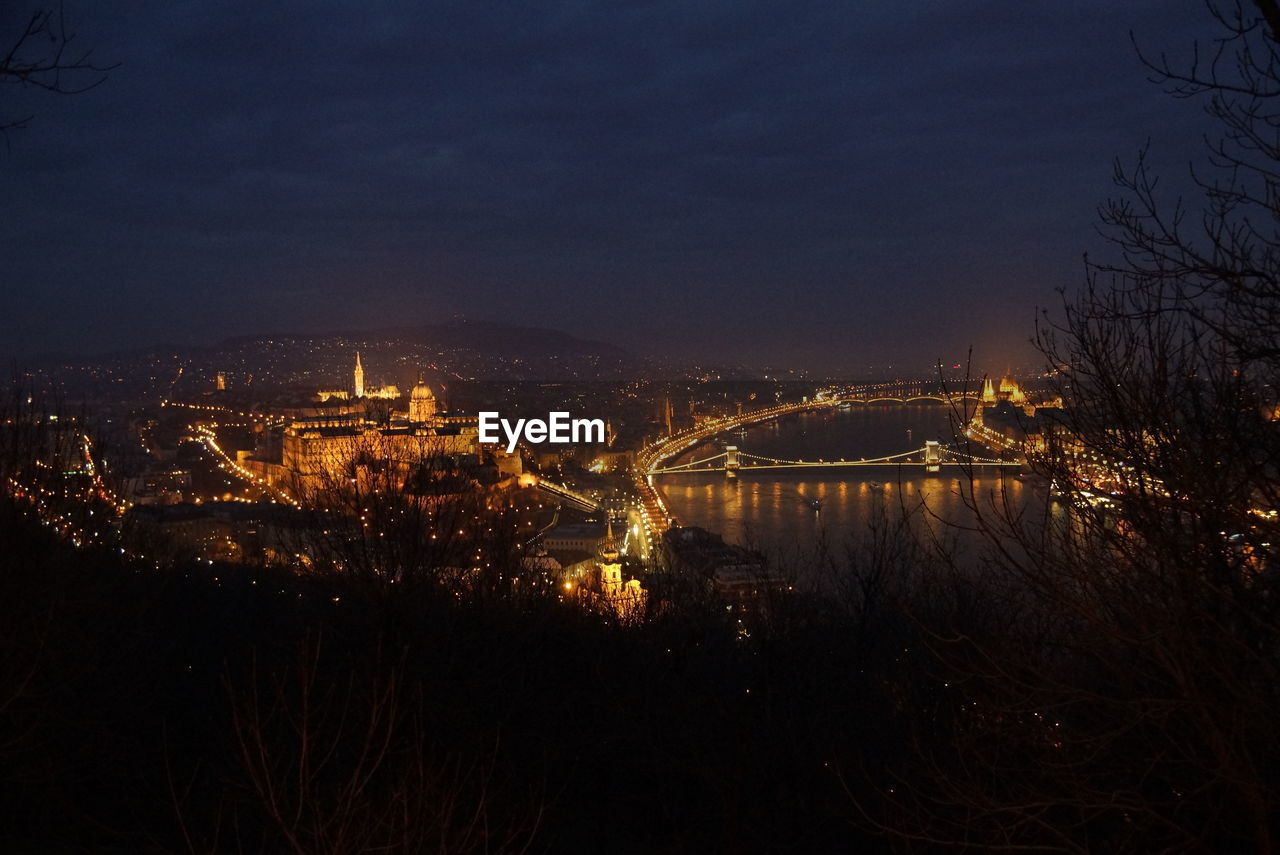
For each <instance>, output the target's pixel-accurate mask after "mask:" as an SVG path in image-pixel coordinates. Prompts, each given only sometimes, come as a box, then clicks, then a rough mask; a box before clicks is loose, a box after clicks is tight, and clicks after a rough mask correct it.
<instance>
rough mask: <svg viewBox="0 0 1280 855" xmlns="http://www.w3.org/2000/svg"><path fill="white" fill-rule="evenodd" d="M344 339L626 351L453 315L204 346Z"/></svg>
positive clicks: (617, 356) (501, 353)
mask: <svg viewBox="0 0 1280 855" xmlns="http://www.w3.org/2000/svg"><path fill="white" fill-rule="evenodd" d="M329 338H331V339H344V340H348V341H361V340H364V341H402V342H404V343H406V344H417V345H427V346H435V347H441V348H448V349H463V348H469V349H471V350H475V351H477V352H481V353H487V354H489V355H492V356H498V357H505V358H520V357H523V358H526V359H528V358H537V357H547V356H562V357H564V356H597V357H602V358H609V359H611V360H628V359H631V358H633V357H632V355H631V354H630V353H628V352H627V351H626V350H623V349H622V348H620V347H617V346H616V345H612V344H608V343H606V342H601V341H593V340H591V339H583V338H578V337H577V336H575V335H572V334H570V333H567V332H563V331H562V330H553V329H546V328H542V327H526V326H519V325H517V324H504V323H498V322H496V321H478V320H471V319H470V318H453V319H450V320H449V321H446V322H445V323H441V324H427V325H423V326H404V327H383V328H380V329H371V330H335V331H333V332H328V333H310V334H307V333H298V334H285V335H248V336H235V337H233V338H228V339H224V340H222V341H220V342H218V343H217V344H214V345H213V346H212V347H210V348H209V350H224V349H232V348H235V347H238V346H240V345H242V344H244V343H247V342H253V341H262V340H266V339H273V340H276V341H280V340H289V339H294V340H308V341H314V340H316V339H329Z"/></svg>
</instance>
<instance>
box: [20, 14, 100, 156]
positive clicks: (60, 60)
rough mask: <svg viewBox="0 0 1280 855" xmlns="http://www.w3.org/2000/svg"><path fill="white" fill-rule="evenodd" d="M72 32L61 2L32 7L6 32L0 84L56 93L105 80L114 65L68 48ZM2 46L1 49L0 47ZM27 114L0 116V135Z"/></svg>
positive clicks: (72, 92) (76, 90) (84, 88)
mask: <svg viewBox="0 0 1280 855" xmlns="http://www.w3.org/2000/svg"><path fill="white" fill-rule="evenodd" d="M75 37H76V34H75V33H74V32H73V31H72V30H71V29H70V28H69V25H68V24H67V19H66V15H65V14H64V12H63V8H62V4H58V6H57V7H56V8H36V9H33V10H32V11H31V12H30V13H29V14H28V15H27V16H26V17H25V19H23V20H22V22H21V23H19V24H18V25H17V26H16V27H15V31H13V32H11V33H8V34H6V35H5V36H4V38H7V39H8V42H7V49H5V52H4V54H3V55H2V56H0V84H3V83H7V84H11V85H15V86H20V87H30V88H34V89H40V90H43V91H45V92H52V93H55V94H58V95H75V94H79V93H81V92H87V91H89V90H90V89H93V88H94V87H95V86H98V85H100V84H101V83H102V82H103V81H105V80H106V79H107V74H108V73H109V72H110V71H111V70H112V69H114V68H116V67H117V64H111V65H100V64H98V63H97V62H95V61H94V59H93V51H92V49H89V50H83V51H82V50H79V49H78V48H73V47H72V42H73V41H74V40H75ZM0 49H3V48H0ZM31 118H32V117H31V116H30V115H26V116H18V117H7V118H6V117H0V136H3V137H5V138H6V140H7V138H8V132H9V131H11V130H16V129H19V128H25V127H26V126H27V122H29V121H30V120H31Z"/></svg>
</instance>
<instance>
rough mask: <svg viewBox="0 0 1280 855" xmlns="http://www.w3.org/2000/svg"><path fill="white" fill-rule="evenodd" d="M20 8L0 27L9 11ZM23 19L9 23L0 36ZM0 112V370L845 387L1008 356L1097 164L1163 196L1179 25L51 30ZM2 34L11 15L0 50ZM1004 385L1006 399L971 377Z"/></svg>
mask: <svg viewBox="0 0 1280 855" xmlns="http://www.w3.org/2000/svg"><path fill="white" fill-rule="evenodd" d="M6 5H14V4H6ZM17 5H18V6H21V5H22V4H21V3H18V4H17ZM66 12H67V16H68V18H69V19H70V20H71V21H73V22H74V29H75V30H76V31H77V34H78V36H77V44H81V45H83V46H85V47H93V48H94V49H95V56H96V57H97V58H98V59H99V60H100V61H102V62H119V63H121V66H120V68H119V69H117V70H116V71H114V72H113V73H112V74H111V75H110V78H109V80H108V81H107V82H106V83H105V84H103V85H102V86H101V87H99V88H97V89H95V90H93V91H92V92H89V93H87V94H82V95H77V96H67V97H59V96H38V95H36V94H35V93H29V92H26V91H25V90H20V89H19V88H17V87H13V86H6V87H3V88H0V120H2V119H4V118H7V117H13V116H15V115H17V114H20V113H24V112H26V111H28V110H29V111H31V112H34V113H35V118H34V120H33V121H32V122H31V123H30V126H29V127H28V128H27V129H26V130H22V131H16V132H13V133H11V134H10V137H9V151H8V152H7V153H6V152H5V151H4V150H3V148H2V147H0V195H2V196H3V198H4V199H5V216H4V219H3V226H0V259H2V260H3V263H2V264H0V289H2V290H3V296H4V307H5V308H4V311H3V312H2V313H0V337H2V338H0V340H2V341H3V344H2V345H0V354H6V355H9V356H17V357H19V358H21V357H24V356H26V355H29V354H32V353H36V352H47V351H76V352H94V351H102V350H109V349H116V348H129V347H135V346H139V345H142V344H148V343H153V342H166V341H176V342H192V343H201V344H202V343H208V342H212V341H215V340H217V339H218V338H221V337H223V336H227V335H235V334H241V333H252V332H312V331H323V330H331V329H350V328H374V327H378V326H386V325H396V324H408V323H416V322H434V321H439V320H441V319H444V318H448V317H450V316H452V315H454V314H457V313H462V314H465V315H466V316H468V317H474V318H480V319H490V320H500V321H512V322H519V323H527V324H532V325H540V326H550V327H555V328H559V329H564V330H567V331H570V332H575V333H578V334H581V335H584V336H586V337H590V338H605V339H611V340H613V341H615V342H616V343H618V344H620V345H622V346H623V347H626V348H628V349H630V350H632V351H634V352H637V353H655V352H667V353H671V354H672V355H675V356H680V357H696V358H704V359H705V358H710V359H716V360H723V361H737V362H751V363H756V364H759V363H762V362H774V363H788V364H794V365H802V366H810V367H825V368H831V369H842V368H845V367H853V366H858V365H863V364H866V363H869V362H875V363H886V362H891V361H893V362H899V363H902V364H906V365H918V366H921V367H926V366H927V365H928V364H930V363H932V361H933V360H934V359H936V358H939V357H941V358H943V359H946V360H948V361H959V360H960V359H961V358H962V357H963V355H964V352H965V350H966V349H967V348H968V346H969V345H971V344H972V345H973V346H974V347H975V348H976V353H977V356H978V359H979V361H980V362H982V363H986V364H988V365H990V366H991V367H992V368H993V369H994V370H1002V369H1003V367H1004V363H1006V362H1013V361H1016V360H1018V359H1019V358H1020V357H1022V356H1025V355H1026V354H1028V353H1029V348H1027V347H1026V346H1025V344H1021V343H1023V342H1025V341H1026V339H1027V338H1028V337H1029V336H1030V334H1031V329H1032V323H1033V321H1034V318H1035V312H1036V307H1037V306H1055V305H1057V297H1056V296H1055V289H1056V288H1059V287H1067V288H1072V287H1075V286H1076V285H1077V284H1078V283H1079V282H1080V281H1081V280H1082V277H1083V266H1082V262H1081V258H1082V255H1083V253H1084V252H1085V251H1086V250H1089V251H1094V252H1096V251H1097V250H1098V249H1099V247H1100V241H1099V239H1098V237H1097V236H1096V234H1095V231H1094V229H1095V223H1096V216H1095V210H1096V206H1097V204H1098V202H1099V201H1100V200H1102V199H1103V198H1105V197H1106V196H1107V195H1108V194H1109V193H1110V192H1111V190H1112V186H1111V163H1112V160H1113V158H1115V157H1116V156H1122V157H1124V158H1131V157H1132V155H1133V154H1134V152H1135V151H1136V150H1137V148H1138V147H1139V146H1141V145H1142V144H1143V143H1144V142H1145V141H1146V140H1147V139H1148V138H1151V139H1152V141H1153V146H1154V150H1155V153H1156V155H1157V162H1158V163H1159V164H1161V165H1162V166H1163V167H1164V169H1165V171H1166V172H1168V173H1169V174H1170V178H1169V180H1170V182H1171V183H1173V184H1176V183H1177V181H1180V180H1182V178H1183V176H1184V175H1185V173H1186V171H1187V169H1186V161H1187V159H1188V157H1189V156H1191V155H1192V154H1194V153H1195V152H1197V151H1199V146H1200V145H1201V143H1200V134H1201V132H1202V130H1203V129H1204V127H1205V119H1204V117H1203V114H1202V112H1201V110H1200V108H1199V107H1198V106H1197V105H1195V104H1194V103H1188V102H1185V101H1183V102H1179V101H1174V100H1172V99H1170V98H1168V97H1167V96H1166V95H1164V94H1162V92H1161V90H1160V89H1159V88H1158V87H1156V86H1153V85H1152V84H1150V83H1149V82H1148V81H1147V80H1146V75H1145V72H1144V70H1143V69H1142V67H1141V66H1140V65H1139V63H1138V61H1137V59H1136V57H1135V55H1134V52H1133V49H1132V46H1131V44H1130V41H1129V31H1130V30H1131V29H1132V30H1135V31H1136V35H1137V37H1138V39H1139V41H1140V42H1142V43H1143V44H1144V45H1150V46H1152V48H1153V49H1157V50H1159V49H1163V50H1166V51H1168V52H1169V54H1170V56H1171V57H1172V58H1180V57H1187V56H1189V55H1190V48H1191V42H1192V40H1193V39H1194V38H1196V37H1197V36H1200V37H1202V38H1203V37H1205V36H1211V35H1212V34H1213V32H1214V31H1213V27H1212V24H1211V22H1208V19H1207V16H1206V14H1205V12H1204V10H1203V7H1202V5H1201V4H1200V2H1199V0H1172V2H1171V0H1164V2H1133V3H1116V2H1114V0H1102V1H1101V2H1087V3H1086V2H1081V3H1070V2H1067V3H1052V4H1050V3H1043V4H1042V3H1026V2H1001V3H981V2H956V0H950V2H882V3H871V2H865V3H860V2H841V3H835V2H828V3H812V4H811V3H797V2H785V3H784V2H776V3H772V2H746V0H734V2H688V0H681V2H650V3H630V4H622V3H606V2H595V3H592V2H551V3H536V2H507V3H490V2H480V0H465V2H454V3H432V2H402V3H392V2H385V3H383V2H372V1H371V0H370V1H369V2H352V3H332V4H330V3H313V2H291V3H279V4H277V3H270V4H267V3H261V2H258V0H255V2H222V0H219V1H218V2H214V0H208V1H207V2H173V1H172V0H167V1H166V2H154V3H139V2H124V0H121V2H111V3H96V2H94V3H91V2H84V1H83V0H67V3H66ZM17 17H18V13H17V12H16V11H15V10H10V11H7V12H3V13H0V25H2V26H3V28H4V29H3V31H0V39H4V40H7V39H8V38H9V36H8V34H9V33H11V32H12V31H13V30H14V27H15V21H16V20H17ZM996 363H999V364H996Z"/></svg>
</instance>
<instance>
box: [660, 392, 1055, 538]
mask: <svg viewBox="0 0 1280 855" xmlns="http://www.w3.org/2000/svg"><path fill="white" fill-rule="evenodd" d="M930 439H934V440H939V441H941V442H943V443H948V442H952V441H955V440H958V439H960V437H959V435H958V431H957V429H956V427H955V419H954V414H953V411H952V409H951V408H950V407H949V406H947V405H945V404H929V403H918V404H887V405H881V404H876V405H866V404H855V405H853V407H852V408H850V409H841V410H822V411H810V412H805V413H797V414H792V415H788V416H784V417H781V418H778V419H774V420H772V421H769V422H765V423H762V424H757V425H752V426H751V427H748V428H747V429H746V432H745V434H741V433H738V432H732V433H727V434H723V435H721V436H720V437H718V438H717V439H716V440H713V441H710V442H707V443H704V444H702V445H700V446H697V447H695V448H693V449H690V450H689V451H688V452H686V453H685V454H683V455H681V456H680V457H678V458H676V459H674V460H672V461H670V462H669V463H668V464H667V465H672V464H676V463H682V462H685V461H688V460H698V459H701V458H704V457H709V456H712V455H715V454H718V453H719V451H720V449H721V448H722V446H723V444H725V443H728V444H731V445H736V446H738V447H739V448H740V449H741V450H742V451H743V452H747V453H751V454H758V455H761V456H763V457H772V458H777V459H790V460H819V459H821V460H839V459H842V458H843V459H845V460H857V459H859V458H876V457H884V456H887V455H891V454H898V453H900V452H904V451H910V450H912V449H916V448H920V447H922V446H923V445H924V443H925V441H926V440H930ZM960 441H963V440H962V439H960ZM974 453H975V454H977V455H982V456H994V455H992V454H991V453H990V452H988V451H986V450H985V449H980V448H977V447H975V448H974ZM745 462H747V461H744V463H745ZM1015 472H1016V470H1007V469H1006V470H1001V469H997V468H980V469H978V470H976V471H975V473H974V485H973V486H974V488H975V490H976V493H977V495H978V496H979V497H982V500H983V501H987V500H989V499H990V498H991V497H996V498H1000V497H1007V498H1008V500H1009V501H1010V503H1011V505H1012V506H1013V507H1022V506H1023V505H1024V504H1025V503H1027V502H1028V501H1032V502H1034V501H1040V502H1043V498H1042V494H1041V493H1040V491H1037V490H1034V489H1033V488H1031V487H1030V486H1029V485H1027V484H1024V483H1023V482H1022V481H1019V480H1017V479H1016V478H1015V477H1014V473H1015ZM964 479H965V472H964V470H962V469H960V468H943V470H942V472H941V473H938V474H929V473H926V472H925V471H924V470H923V469H922V468H920V467H898V466H894V465H885V466H874V467H846V468H820V469H807V468H806V469H762V470H756V471H750V470H744V471H742V472H740V474H739V475H738V477H737V478H730V477H728V476H727V475H726V474H725V473H724V472H695V473H678V474H674V473H673V474H667V475H658V476H655V478H654V482H655V484H656V485H657V486H658V488H659V489H661V490H662V492H663V494H664V495H665V496H666V499H667V505H668V507H669V509H670V511H671V513H672V514H674V515H675V516H676V517H677V518H678V519H679V521H680V524H681V525H696V526H702V527H703V528H707V529H710V530H712V531H715V532H719V533H720V534H722V535H724V537H725V539H726V540H728V541H730V542H736V543H742V544H747V545H751V546H753V547H757V548H760V549H762V550H764V551H765V552H767V553H770V554H773V555H782V556H785V555H795V554H797V551H799V553H800V554H803V553H805V552H806V551H808V550H810V549H812V548H813V547H814V546H815V545H816V544H818V543H819V542H825V543H826V544H829V545H833V546H836V547H840V546H841V545H842V544H844V543H847V542H848V541H849V540H850V538H851V537H855V536H857V535H858V534H859V533H860V532H863V531H865V530H866V528H867V525H868V523H869V521H871V520H872V519H874V518H875V517H876V515H877V514H879V513H880V512H882V511H888V512H889V513H891V514H892V513H898V512H899V510H900V509H901V508H902V507H904V506H905V507H907V508H916V507H918V506H919V505H920V504H921V502H924V503H926V504H927V506H928V508H929V510H930V511H931V512H933V513H936V514H937V515H938V516H939V517H941V518H942V519H944V520H951V521H956V522H966V521H969V520H971V519H972V512H971V511H969V510H968V508H967V507H966V505H965V503H964V501H963V499H962V495H963V488H964V487H965V486H966V483H967V482H966V481H964ZM815 504H818V505H820V508H817V509H815Z"/></svg>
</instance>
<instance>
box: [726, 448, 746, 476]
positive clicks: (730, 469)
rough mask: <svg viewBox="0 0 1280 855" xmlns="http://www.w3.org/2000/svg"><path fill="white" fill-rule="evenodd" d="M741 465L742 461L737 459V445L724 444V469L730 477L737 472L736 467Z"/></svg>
mask: <svg viewBox="0 0 1280 855" xmlns="http://www.w3.org/2000/svg"><path fill="white" fill-rule="evenodd" d="M741 466H742V461H741V460H739V459H738V446H736V445H726V446H725V447H724V471H725V474H727V475H728V476H729V477H730V478H732V477H734V476H736V475H737V474H738V469H739V468H740V467H741Z"/></svg>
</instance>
